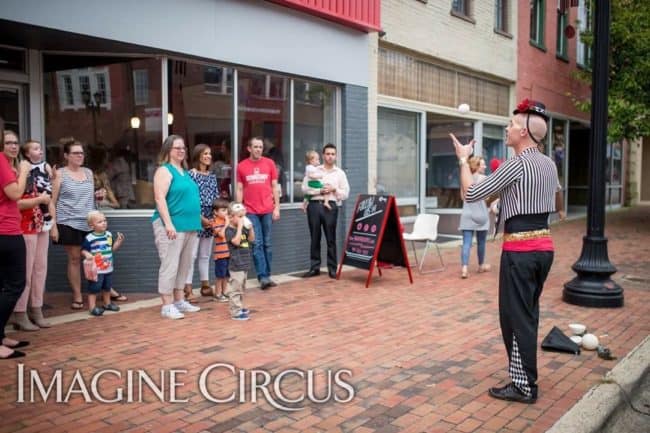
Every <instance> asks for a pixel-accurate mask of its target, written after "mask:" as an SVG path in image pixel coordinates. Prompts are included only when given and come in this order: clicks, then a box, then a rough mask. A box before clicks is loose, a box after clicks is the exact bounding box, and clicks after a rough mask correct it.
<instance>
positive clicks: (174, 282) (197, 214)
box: [151, 135, 201, 319]
mask: <svg viewBox="0 0 650 433" xmlns="http://www.w3.org/2000/svg"><path fill="white" fill-rule="evenodd" d="M186 151H187V148H186V147H185V141H184V140H183V137H181V136H180V135H170V136H168V137H167V138H166V139H165V140H164V141H163V144H162V147H161V149H160V155H159V157H158V163H159V165H160V166H159V167H158V169H156V172H155V174H154V177H153V194H154V199H155V201H156V210H155V212H154V214H153V216H152V217H151V222H152V225H153V232H154V242H155V244H156V248H157V249H158V255H159V257H160V269H159V271H158V293H160V297H161V299H162V304H163V305H162V310H161V315H162V317H165V318H168V319H182V318H183V317H185V315H184V314H183V313H193V312H196V311H199V310H200V308H199V307H196V306H194V305H192V304H190V303H189V302H188V301H187V300H185V299H184V298H183V287H184V285H185V281H186V279H187V274H188V272H189V270H190V266H191V264H192V253H193V247H194V245H195V240H196V236H197V232H198V231H199V230H201V201H200V198H199V187H198V186H197V185H196V183H195V182H194V181H193V180H192V178H191V177H190V175H189V173H188V171H187V162H186V161H185V155H186Z"/></svg>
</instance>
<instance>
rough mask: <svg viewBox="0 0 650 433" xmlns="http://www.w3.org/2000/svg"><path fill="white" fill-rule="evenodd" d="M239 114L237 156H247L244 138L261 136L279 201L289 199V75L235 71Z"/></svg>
mask: <svg viewBox="0 0 650 433" xmlns="http://www.w3.org/2000/svg"><path fill="white" fill-rule="evenodd" d="M237 83H238V95H237V96H238V101H237V109H238V115H239V119H238V120H239V122H238V123H239V143H240V146H241V147H240V152H239V160H240V161H241V160H242V159H245V158H248V156H249V154H248V150H247V147H248V140H249V139H250V138H251V137H256V136H260V137H264V156H266V157H268V158H271V159H272V160H273V161H274V162H275V166H276V168H277V170H278V185H279V186H280V188H281V189H282V193H281V199H280V201H281V202H287V201H288V200H289V193H290V191H289V190H288V188H287V179H288V178H289V176H288V163H289V161H290V159H289V156H290V153H289V152H290V143H291V141H290V137H289V131H290V130H289V121H290V119H289V117H290V112H289V100H288V98H287V97H286V96H287V89H288V86H289V79H288V78H286V77H282V76H278V75H270V74H262V73H257V72H251V71H240V72H238V75H237Z"/></svg>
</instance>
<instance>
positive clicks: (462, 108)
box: [458, 104, 469, 114]
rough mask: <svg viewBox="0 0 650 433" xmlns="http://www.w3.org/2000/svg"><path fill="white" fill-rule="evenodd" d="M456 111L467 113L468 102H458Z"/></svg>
mask: <svg viewBox="0 0 650 433" xmlns="http://www.w3.org/2000/svg"><path fill="white" fill-rule="evenodd" d="M458 112H459V113H462V114H466V113H469V104H460V105H459V106H458Z"/></svg>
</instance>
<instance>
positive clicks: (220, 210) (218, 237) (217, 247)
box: [210, 198, 230, 302]
mask: <svg viewBox="0 0 650 433" xmlns="http://www.w3.org/2000/svg"><path fill="white" fill-rule="evenodd" d="M228 205H229V203H228V201H226V200H223V199H220V198H218V199H216V200H215V201H214V203H213V204H212V212H213V217H212V220H211V225H210V227H211V228H212V233H213V234H214V250H213V257H214V276H215V282H214V299H215V300H217V301H219V302H228V297H227V296H226V295H225V294H224V293H225V291H226V286H227V285H228V279H229V278H230V273H229V272H228V261H229V258H230V252H229V251H228V242H226V227H228V224H229V222H230V220H229V218H228Z"/></svg>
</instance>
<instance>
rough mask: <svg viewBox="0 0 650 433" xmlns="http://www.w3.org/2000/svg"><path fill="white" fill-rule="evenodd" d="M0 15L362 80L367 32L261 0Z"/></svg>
mask: <svg viewBox="0 0 650 433" xmlns="http://www.w3.org/2000/svg"><path fill="white" fill-rule="evenodd" d="M0 18H4V19H7V20H11V21H17V22H22V23H28V24H32V25H36V26H42V27H49V28H53V29H58V30H63V31H68V32H74V33H80V34H86V35H91V36H96V37H100V38H105V39H111V40H116V41H122V42H127V43H133V44H138V45H144V46H148V47H154V48H159V49H161V50H165V51H174V52H178V53H187V54H189V55H195V56H200V57H204V58H207V59H214V60H218V61H223V62H229V63H235V64H240V65H247V66H253V67H259V68H264V69H270V70H275V71H280V72H286V73H290V74H293V75H304V76H308V77H313V78H319V79H324V80H329V81H335V82H340V83H352V84H355V85H360V86H367V85H368V80H369V76H368V65H369V49H368V44H369V35H368V34H367V33H364V32H361V31H358V30H354V29H350V28H348V27H344V26H342V25H339V24H336V23H333V22H330V21H325V20H322V19H320V18H317V17H314V16H312V15H308V14H305V13H302V12H298V11H294V10H292V9H289V8H286V7H282V6H278V5H275V4H272V3H270V2H267V1H264V0H183V1H179V0H139V1H132V0H112V1H106V0H56V1H49V0H3V1H2V7H1V8H0ZM341 65H345V67H341Z"/></svg>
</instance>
